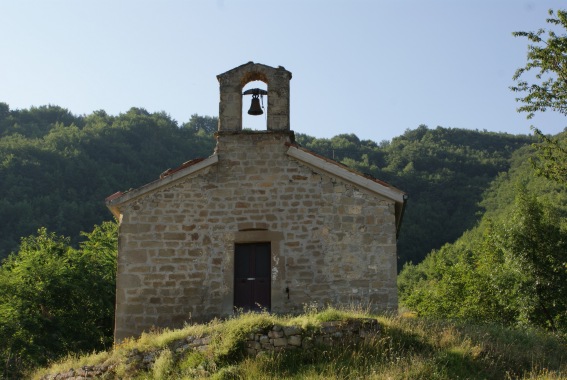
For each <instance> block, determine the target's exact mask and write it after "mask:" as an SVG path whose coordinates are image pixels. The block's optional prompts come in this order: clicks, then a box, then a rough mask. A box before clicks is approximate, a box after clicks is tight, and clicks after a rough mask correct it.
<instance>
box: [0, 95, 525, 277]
mask: <svg viewBox="0 0 567 380" xmlns="http://www.w3.org/2000/svg"><path fill="white" fill-rule="evenodd" d="M216 123H217V120H216V118H214V117H208V116H198V115H193V116H192V117H191V120H189V122H187V123H183V124H181V125H179V124H178V123H177V122H176V121H174V120H172V119H171V118H170V117H169V116H168V115H167V114H165V113H152V114H151V113H148V112H147V111H145V110H144V109H139V108H132V109H130V110H129V111H128V112H126V113H123V114H120V115H118V116H110V115H108V114H106V113H105V112H104V111H96V112H93V113H92V114H90V115H86V116H77V115H73V114H72V113H71V112H69V111H68V110H66V109H64V108H61V107H58V106H42V107H34V108H30V109H23V110H10V108H9V106H8V105H7V104H0V178H2V181H1V182H0V221H1V222H0V223H1V224H0V231H1V235H0V236H1V238H0V257H5V256H6V255H7V254H8V253H10V252H13V251H16V250H17V247H18V244H19V242H20V238H21V237H24V236H28V235H30V234H33V233H35V232H36V231H37V230H38V228H40V227H46V228H47V229H48V230H49V231H53V232H55V233H57V234H61V235H64V236H69V237H71V239H72V241H73V242H74V243H75V244H76V243H77V242H78V241H79V233H80V231H90V230H91V229H92V227H93V226H94V225H96V224H100V223H101V222H102V221H104V220H110V219H111V218H112V216H111V214H110V212H109V211H108V210H107V209H106V207H105V205H104V199H105V198H106V197H107V196H109V195H110V194H113V193H114V192H116V191H119V190H127V189H130V188H136V187H139V186H141V185H143V184H146V183H148V182H151V181H153V180H155V179H157V178H158V177H159V175H160V173H162V172H163V171H165V170H166V169H168V168H173V167H177V166H179V165H180V164H182V163H183V162H185V161H188V160H190V159H193V158H196V157H207V156H209V155H211V154H212V153H213V149H214V145H215V140H214V137H213V133H214V131H215V130H216ZM296 139H297V141H298V142H299V143H300V144H302V145H303V146H304V147H306V148H308V149H311V150H313V151H315V152H317V153H320V154H322V155H325V156H327V157H329V158H334V159H335V160H337V161H339V162H341V163H343V164H346V165H348V166H350V167H352V168H354V169H357V170H359V171H361V172H363V173H368V174H371V175H373V176H374V177H376V178H379V179H381V180H384V181H386V182H389V183H390V184H392V185H394V186H396V187H398V188H400V189H402V190H404V191H406V192H407V193H408V194H409V201H408V205H407V209H406V214H405V216H404V221H403V225H402V231H401V235H400V239H399V242H398V243H399V262H400V264H403V263H405V262H407V261H412V262H414V263H417V262H420V261H421V260H422V259H423V258H424V257H425V255H426V254H427V253H428V252H430V251H431V250H432V249H436V248H440V247H441V246H442V245H443V244H445V243H447V242H452V241H454V240H455V239H457V238H458V237H459V236H460V235H461V234H462V233H463V232H464V231H466V230H467V229H469V228H471V227H473V226H474V225H475V223H476V222H477V220H478V214H479V213H480V212H482V211H483V208H482V206H481V205H479V202H480V200H481V199H482V194H483V192H484V191H485V190H486V189H487V188H488V186H489V184H490V182H491V181H492V180H493V179H494V178H496V177H497V176H498V173H500V172H505V171H507V170H508V168H509V166H510V158H511V156H512V153H513V152H514V151H515V150H517V149H518V148H520V147H522V146H525V145H526V144H528V143H530V142H531V141H532V138H531V137H529V136H526V135H519V136H515V135H510V134H504V133H493V132H486V131H470V130H461V129H451V128H443V127H437V128H435V129H429V128H428V127H426V126H423V125H422V126H419V127H418V128H416V129H415V130H408V131H406V132H405V133H404V134H403V135H402V136H400V137H397V138H395V139H393V140H392V141H382V142H381V143H376V142H374V141H370V140H360V139H359V138H358V137H357V136H355V135H353V134H343V135H338V136H335V137H333V138H331V139H320V138H316V137H312V136H307V135H303V134H298V135H297V136H296ZM400 266H401V265H400Z"/></svg>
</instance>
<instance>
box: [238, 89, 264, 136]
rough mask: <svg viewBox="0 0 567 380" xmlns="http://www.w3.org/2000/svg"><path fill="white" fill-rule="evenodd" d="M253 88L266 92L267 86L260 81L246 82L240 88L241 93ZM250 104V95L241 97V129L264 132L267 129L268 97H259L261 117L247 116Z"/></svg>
mask: <svg viewBox="0 0 567 380" xmlns="http://www.w3.org/2000/svg"><path fill="white" fill-rule="evenodd" d="M253 88H259V89H261V90H264V91H268V86H267V84H266V83H264V82H263V81H261V80H254V81H252V82H248V83H247V84H246V85H244V87H243V88H242V92H245V91H246V90H250V89H253ZM251 102H252V95H242V129H243V130H247V129H248V130H255V131H265V130H267V129H268V127H267V126H268V96H267V95H260V107H261V109H262V111H263V114H262V115H256V116H253V115H249V114H248V110H249V109H250V104H251Z"/></svg>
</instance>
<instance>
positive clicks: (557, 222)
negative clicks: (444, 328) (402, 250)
mask: <svg viewBox="0 0 567 380" xmlns="http://www.w3.org/2000/svg"><path fill="white" fill-rule="evenodd" d="M399 287H400V298H401V302H402V304H404V305H405V306H406V307H408V308H410V309H411V310H414V311H416V312H417V313H418V314H420V315H427V316H435V317H443V318H460V319H472V320H478V321H493V322H499V323H504V324H526V325H537V326H542V327H546V328H550V329H554V330H555V329H561V330H563V331H567V297H566V295H567V229H566V228H565V225H564V223H563V226H562V218H561V217H560V213H559V212H558V210H557V209H556V208H554V207H552V206H551V205H550V204H546V203H545V202H541V201H538V200H537V199H536V198H535V197H533V196H530V195H529V194H527V193H525V192H522V191H521V192H519V194H518V197H517V199H516V202H515V203H514V206H513V208H512V210H511V211H510V212H509V213H506V214H503V215H501V217H500V218H499V220H498V222H495V221H491V220H489V219H487V220H485V221H484V222H483V224H482V225H481V227H480V228H479V229H477V230H476V231H474V232H470V233H468V234H465V236H464V237H463V238H461V239H460V240H459V241H457V242H456V243H454V244H448V245H445V246H444V247H442V248H441V249H440V250H438V251H434V252H432V253H431V254H430V255H428V256H427V258H426V259H425V260H424V261H423V262H422V263H421V264H419V265H417V266H413V265H407V266H406V267H405V268H404V270H403V271H402V272H401V274H400V277H399Z"/></svg>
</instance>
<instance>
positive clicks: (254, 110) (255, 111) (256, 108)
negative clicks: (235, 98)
mask: <svg viewBox="0 0 567 380" xmlns="http://www.w3.org/2000/svg"><path fill="white" fill-rule="evenodd" d="M242 95H252V104H250V109H249V110H248V115H253V116H258V115H261V114H263V113H264V111H263V110H262V108H263V107H262V106H261V105H260V100H262V103H263V101H264V98H263V96H264V95H268V91H266V90H262V89H260V88H252V89H250V90H246V91H244V92H243V93H242ZM260 96H262V99H260Z"/></svg>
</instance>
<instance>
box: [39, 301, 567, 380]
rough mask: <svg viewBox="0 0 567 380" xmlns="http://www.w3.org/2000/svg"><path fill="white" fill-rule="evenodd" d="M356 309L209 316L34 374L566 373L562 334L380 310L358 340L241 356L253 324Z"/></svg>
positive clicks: (349, 314)
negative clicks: (189, 340)
mask: <svg viewBox="0 0 567 380" xmlns="http://www.w3.org/2000/svg"><path fill="white" fill-rule="evenodd" d="M369 316H370V315H369V314H368V312H367V311H366V310H362V309H334V308H327V309H324V310H318V309H317V308H316V307H310V308H306V312H305V313H304V314H302V315H300V316H276V315H272V314H268V313H257V314H250V313H245V314H241V315H238V316H236V317H234V318H231V319H228V320H225V321H220V320H214V321H211V322H210V323H208V324H203V325H193V326H187V327H186V328H184V329H181V330H167V331H162V332H159V333H158V332H152V333H148V334H144V335H142V336H141V337H140V338H139V339H137V340H130V341H128V342H124V343H123V344H121V345H118V346H117V347H115V349H114V350H113V351H111V352H108V353H99V354H93V355H88V356H84V357H80V358H74V357H70V358H67V359H66V360H65V361H63V362H60V363H58V364H56V365H54V366H52V367H50V368H49V369H44V370H42V371H40V372H38V373H36V374H35V375H34V378H39V377H40V376H41V375H42V374H45V373H56V372H62V371H65V370H68V369H69V368H78V367H80V366H82V365H93V364H102V363H106V364H109V363H115V364H117V366H118V367H117V368H118V372H119V376H122V377H132V378H138V379H164V378H168V379H189V378H216V379H358V378H364V379H457V378H460V379H552V380H555V379H562V378H567V347H566V345H565V340H562V338H560V337H557V336H553V335H551V334H549V333H546V332H543V331H538V330H533V329H511V328H506V327H502V326H494V325H473V324H469V323H464V322H452V321H440V320H427V319H422V318H415V317H414V316H411V315H410V316H403V317H393V316H378V317H377V319H378V320H379V321H380V323H381V324H382V326H383V331H382V333H381V335H379V336H378V337H376V338H375V339H374V340H372V341H371V342H369V343H367V344H365V345H359V346H340V347H333V348H329V347H319V348H315V349H313V350H309V351H289V352H279V353H274V354H272V355H264V356H259V357H258V358H255V359H251V358H246V357H244V356H243V355H242V354H241V350H240V348H241V342H242V341H243V339H244V337H245V336H246V335H248V334H249V333H250V332H252V331H254V330H255V329H256V328H257V327H266V326H270V325H274V324H280V325H284V326H285V325H296V326H297V325H299V326H302V327H304V328H316V327H317V326H320V324H321V322H324V321H330V320H343V319H347V318H360V317H369ZM190 335H193V336H202V335H209V336H211V339H212V341H211V344H210V347H209V351H205V352H186V353H185V354H184V355H182V356H179V355H175V354H173V353H172V352H171V351H169V350H168V349H167V346H168V344H170V343H171V342H173V341H175V340H178V339H181V338H184V337H186V336H190ZM156 348H166V349H165V350H163V351H162V352H161V354H160V355H159V357H158V359H157V360H156V364H155V365H154V367H153V369H152V371H151V372H144V373H128V372H126V371H127V369H126V367H125V366H124V363H125V361H126V356H127V354H128V353H129V352H131V351H132V350H133V349H137V350H139V351H149V350H152V349H156Z"/></svg>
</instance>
